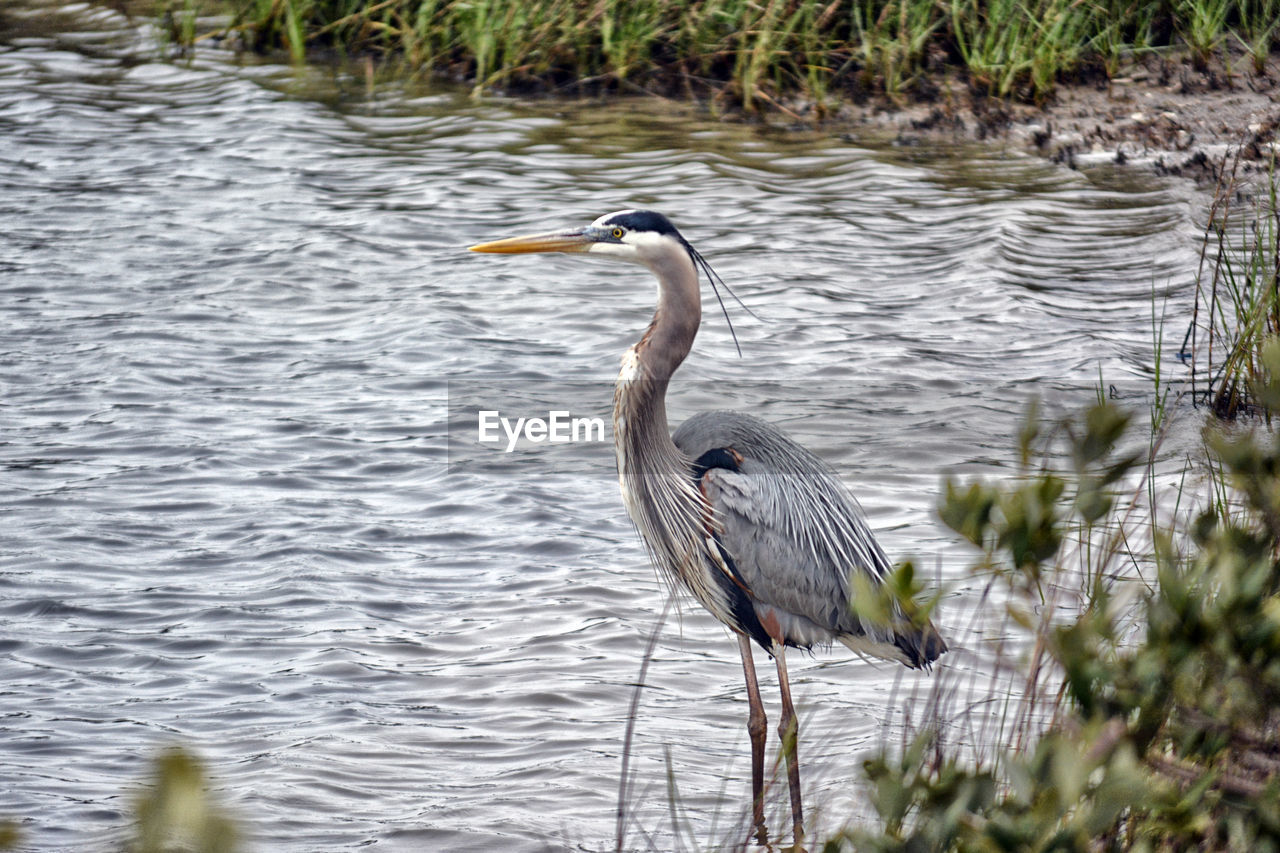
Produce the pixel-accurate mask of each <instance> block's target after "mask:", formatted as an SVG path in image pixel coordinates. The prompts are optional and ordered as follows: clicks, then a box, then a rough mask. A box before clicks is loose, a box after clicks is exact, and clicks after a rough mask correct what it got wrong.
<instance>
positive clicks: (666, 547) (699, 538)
mask: <svg viewBox="0 0 1280 853" xmlns="http://www.w3.org/2000/svg"><path fill="white" fill-rule="evenodd" d="M653 272H654V274H655V275H657V276H658V283H659V290H658V310H657V311H655V312H654V315H653V322H651V323H650V324H649V328H648V329H646V330H645V333H644V336H643V337H641V338H640V340H639V342H637V343H636V345H635V346H633V347H631V349H629V350H627V354H626V355H625V356H623V358H622V371H621V372H620V373H619V374H618V385H617V388H616V389H615V391H614V395H613V440H614V447H615V450H616V451H617V454H618V480H619V484H620V485H621V486H622V499H623V502H624V503H625V504H626V506H627V514H628V515H630V516H631V520H632V521H633V522H635V525H636V529H637V530H639V531H640V536H641V538H643V539H644V541H645V544H646V545H647V546H648V548H649V553H650V555H651V556H652V558H653V562H654V565H656V566H657V567H658V569H659V570H660V571H661V572H662V573H663V574H664V575H666V577H667V579H668V580H669V581H670V582H671V583H673V584H677V583H678V584H682V585H683V586H685V587H686V588H687V589H688V590H689V591H690V592H692V593H693V594H694V596H695V597H697V599H698V600H699V601H701V602H702V604H703V606H705V607H706V608H707V609H708V610H710V611H711V612H712V613H713V614H715V615H716V617H717V618H718V619H720V620H721V621H723V622H726V623H729V622H730V620H731V619H732V618H733V617H732V615H731V613H730V608H729V602H728V599H727V598H726V595H725V592H724V591H723V590H722V589H721V588H720V587H719V586H718V585H717V583H716V581H715V579H714V578H713V577H711V576H709V575H708V574H707V572H706V571H705V568H704V566H705V563H706V560H705V558H704V556H703V549H704V548H705V547H706V545H705V543H706V526H707V524H708V523H709V521H710V512H711V510H710V507H708V506H707V503H706V501H705V499H704V498H703V497H702V494H701V493H700V492H699V491H698V489H697V488H696V487H695V485H694V481H693V476H692V475H693V470H692V468H691V467H690V462H691V460H690V459H689V458H688V457H687V456H685V455H684V454H683V453H681V452H680V449H679V448H678V447H676V444H675V442H674V441H672V440H671V432H670V430H669V428H668V426H667V405H666V396H667V385H668V384H669V382H670V381H671V374H673V373H675V371H676V368H678V367H679V366H680V363H681V362H682V361H684V359H685V356H687V355H688V354H689V349H690V348H691V347H692V346H693V339H694V336H696V335H697V334H698V324H699V322H701V319H702V302H701V299H700V298H699V297H700V294H699V292H698V274H697V271H696V270H695V269H694V266H693V260H692V259H691V258H689V257H684V258H680V259H673V260H672V262H671V263H670V264H669V265H667V266H655V267H653Z"/></svg>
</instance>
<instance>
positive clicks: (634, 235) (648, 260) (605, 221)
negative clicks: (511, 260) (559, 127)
mask: <svg viewBox="0 0 1280 853" xmlns="http://www.w3.org/2000/svg"><path fill="white" fill-rule="evenodd" d="M470 250H471V251H473V252H495V253H500V254H526V253H529V252H569V253H576V254H589V255H593V256H597V257H606V258H616V259H618V260H620V261H631V262H632V263H637V264H644V265H645V266H647V267H650V268H653V267H654V266H655V265H661V264H663V263H665V262H669V261H670V260H671V259H673V258H681V259H683V258H686V257H687V258H689V259H690V260H691V261H692V260H693V259H694V258H696V257H697V256H696V254H695V253H694V252H693V249H692V247H691V246H690V245H689V243H688V241H686V240H685V239H684V237H682V236H680V232H679V231H677V230H676V227H675V226H674V225H672V224H671V220H669V219H667V217H665V216H663V215H662V214H661V213H656V212H655V211H652V210H620V211H618V212H617V213H606V214H605V215H604V216H601V217H600V218H599V219H597V220H596V221H595V222H592V223H591V224H590V225H588V226H586V227H584V228H571V229H569V230H566V231H553V232H551V233H548V234H530V235H528V236H526V237H508V238H507V239H505V240H495V241H493V242H492V243H481V244H479V245H477V246H471V247H470Z"/></svg>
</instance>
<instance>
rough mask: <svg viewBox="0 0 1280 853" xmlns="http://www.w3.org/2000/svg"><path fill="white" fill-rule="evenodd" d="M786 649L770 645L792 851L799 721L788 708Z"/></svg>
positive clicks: (799, 823) (798, 810)
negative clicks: (779, 700)
mask: <svg viewBox="0 0 1280 853" xmlns="http://www.w3.org/2000/svg"><path fill="white" fill-rule="evenodd" d="M785 654H786V648H785V647H784V646H783V645H782V644H781V643H774V644H773V659H774V662H775V663H777V665H778V688H779V690H781V691H782V720H781V721H780V722H779V723H778V736H779V737H780V738H782V754H783V755H785V756H786V757H787V783H788V784H789V785H790V786H791V824H792V827H793V829H794V830H795V845H796V849H799V848H800V842H801V840H802V839H803V838H804V806H803V805H802V804H801V801H800V752H799V750H798V749H797V744H798V743H799V741H800V721H799V720H798V719H797V718H796V709H795V708H794V707H793V706H792V705H791V683H790V681H788V680H787V660H786V658H785V657H784V655H785Z"/></svg>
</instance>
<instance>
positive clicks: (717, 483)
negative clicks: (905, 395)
mask: <svg viewBox="0 0 1280 853" xmlns="http://www.w3.org/2000/svg"><path fill="white" fill-rule="evenodd" d="M672 439H673V440H674V441H675V443H676V445H677V446H678V447H679V448H680V449H681V450H682V451H683V452H684V453H686V454H688V455H689V457H690V458H692V459H697V458H698V457H699V456H701V455H702V454H703V453H705V452H706V451H708V450H712V449H716V448H721V447H731V448H733V449H734V450H735V451H737V452H738V453H739V454H740V455H741V456H742V457H743V461H742V464H741V466H740V467H741V471H740V472H734V471H730V470H727V469H713V470H711V471H709V472H708V473H707V476H706V479H705V482H706V484H707V488H706V492H707V498H708V500H709V501H710V502H711V505H712V507H713V508H714V509H715V510H716V512H717V513H718V515H719V517H720V521H721V523H722V524H723V526H724V529H723V532H722V535H721V539H722V541H723V543H724V545H725V547H726V549H727V550H728V551H729V553H730V556H731V557H732V558H733V559H734V561H735V563H736V564H737V567H738V570H739V572H741V574H742V576H743V580H744V581H745V582H746V584H747V585H748V586H749V587H750V588H751V591H752V594H753V595H754V596H755V598H756V599H757V600H759V601H761V602H763V603H766V604H772V605H774V606H776V607H779V608H782V609H784V610H786V611H788V612H790V613H794V614H797V615H800V616H804V617H805V618H807V619H809V620H811V621H812V622H814V623H815V624H816V625H818V626H819V627H821V628H824V629H826V630H828V631H833V632H838V633H846V632H848V633H855V634H861V633H863V632H864V629H863V628H862V626H860V625H859V624H858V620H857V618H856V617H855V616H854V615H853V613H851V612H850V610H849V605H848V602H849V593H850V580H849V579H850V576H851V574H852V572H854V571H860V572H863V573H865V574H866V575H867V577H868V578H870V579H871V580H873V581H875V582H879V581H881V580H883V578H884V577H885V575H886V574H887V573H888V572H889V571H890V568H891V566H890V563H889V559H888V558H887V557H886V556H885V553H884V551H883V550H882V549H881V548H880V545H879V544H878V543H877V542H876V541H875V538H874V537H873V536H872V534H871V530H870V528H869V527H868V526H867V523H866V519H865V518H864V516H863V513H862V509H861V507H859V506H858V502H857V500H856V499H855V498H854V496H853V495H852V494H851V493H850V492H849V490H848V489H847V488H845V486H844V485H843V484H842V483H841V482H840V480H839V479H838V478H837V477H836V475H835V474H834V473H833V472H832V470H831V469H830V468H829V467H828V466H827V465H826V463H824V462H823V461H822V460H821V459H819V458H818V457H816V456H814V455H813V454H812V453H810V452H809V451H807V450H805V449H804V448H803V447H801V446H800V445H798V444H796V443H795V442H794V441H792V440H791V439H789V438H787V437H786V436H785V435H784V434H783V433H782V432H781V431H779V430H778V429H777V428H775V427H773V426H771V425H769V424H767V423H765V422H764V421H761V420H758V419H756V418H753V417H751V416H750V415H744V414H742V413H739V412H723V411H722V412H705V413H703V414H700V415H696V416H694V417H693V418H690V419H689V420H688V421H686V422H685V423H684V424H682V425H681V426H680V428H679V429H677V430H676V431H675V434H674V435H673V436H672ZM876 633H879V632H876ZM875 639H882V638H880V637H876V638H875ZM884 639H887V638H884Z"/></svg>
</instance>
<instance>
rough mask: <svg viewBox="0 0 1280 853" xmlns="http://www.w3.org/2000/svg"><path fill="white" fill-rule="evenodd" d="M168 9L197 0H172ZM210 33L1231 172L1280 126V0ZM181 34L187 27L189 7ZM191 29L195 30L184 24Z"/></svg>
mask: <svg viewBox="0 0 1280 853" xmlns="http://www.w3.org/2000/svg"><path fill="white" fill-rule="evenodd" d="M170 2H171V4H172V5H171V6H170V8H169V11H168V13H167V14H168V15H169V20H170V21H181V20H185V19H184V17H183V16H184V15H185V16H188V17H190V16H193V15H194V14H196V13H197V12H198V11H199V9H198V8H197V4H198V3H199V2H201V0H170ZM219 2H220V4H221V5H222V8H223V9H226V10H229V11H230V12H231V21H230V23H229V24H228V25H227V26H226V27H224V28H222V29H221V30H219V31H217V32H215V33H210V34H206V36H212V37H217V38H220V39H222V40H223V41H224V42H228V43H230V44H233V45H234V46H236V47H238V48H241V49H246V50H253V51H259V52H271V51H283V52H285V53H287V54H288V55H289V56H290V57H292V59H293V60H294V61H295V62H302V61H305V59H306V58H307V57H308V56H317V55H327V56H331V57H339V58H348V59H351V58H361V59H362V60H364V61H367V62H370V63H377V64H379V65H380V66H385V67H390V68H392V69H394V71H395V72H396V73H402V74H407V75H417V76H429V77H436V78H440V79H447V80H450V81H453V82H460V83H465V84H468V85H470V86H471V87H472V91H473V94H475V95H477V96H479V95H482V94H484V93H491V92H496V93H501V94H508V95H517V96H535V95H572V96H598V95H602V94H611V93H617V94H648V95H652V96H660V97H664V98H671V99H677V100H682V101H688V102H694V103H699V104H704V105H706V106H708V107H709V108H710V109H712V110H713V111H715V112H717V113H719V114H721V115H726V116H769V117H782V118H783V119H784V120H787V121H794V122H805V123H823V122H837V123H846V124H862V123H874V124H879V125H890V126H896V127H898V128H900V129H901V130H902V131H903V133H904V134H906V135H908V136H910V135H912V134H919V135H925V134H933V135H935V136H937V135H945V136H961V137H968V138H979V139H985V138H990V137H992V136H999V135H1012V136H1015V137H1018V138H1020V139H1021V140H1022V141H1024V142H1025V143H1026V144H1027V145H1029V146H1031V147H1034V148H1038V149H1040V150H1041V151H1042V152H1043V153H1045V154H1046V155H1047V156H1051V157H1053V158H1054V159H1057V160H1060V161H1062V162H1065V163H1067V164H1068V165H1075V163H1076V160H1077V159H1078V158H1081V157H1085V158H1087V157H1091V156H1093V157H1098V156H1105V157H1108V158H1111V159H1114V160H1117V161H1120V162H1125V161H1129V160H1134V159H1144V158H1145V159H1148V160H1151V161H1152V162H1153V165H1155V167H1156V168H1157V169H1158V170H1161V171H1164V172H1169V173H1175V174H1182V173H1185V174H1190V175H1195V176H1198V177H1201V178H1203V179H1205V180H1207V181H1209V182H1210V183H1212V182H1216V180H1217V179H1218V177H1219V176H1220V173H1221V167H1222V163H1223V161H1224V160H1225V156H1226V151H1227V150H1228V149H1233V150H1235V149H1238V150H1240V151H1242V152H1243V154H1244V156H1245V157H1246V158H1247V159H1252V160H1265V159H1267V158H1268V157H1269V156H1270V155H1271V151H1272V145H1273V143H1274V142H1275V140H1276V133H1277V129H1280V108H1278V106H1277V101H1278V100H1280V86H1278V83H1280V62H1278V61H1277V59H1276V56H1275V55H1274V53H1273V52H1274V51H1275V49H1276V48H1277V47H1278V46H1280V0H1161V2H1137V0H889V2H886V0H694V2H683V3H667V2H663V0H627V2H622V0H523V2H511V0H219ZM172 30H173V32H174V37H175V40H177V41H179V42H181V41H184V40H185V41H190V39H191V38H193V37H194V36H193V35H191V28H190V27H185V28H184V27H182V26H178V25H174V26H173V27H172ZM184 32H185V33H186V36H185V37H184V35H183V34H184Z"/></svg>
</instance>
